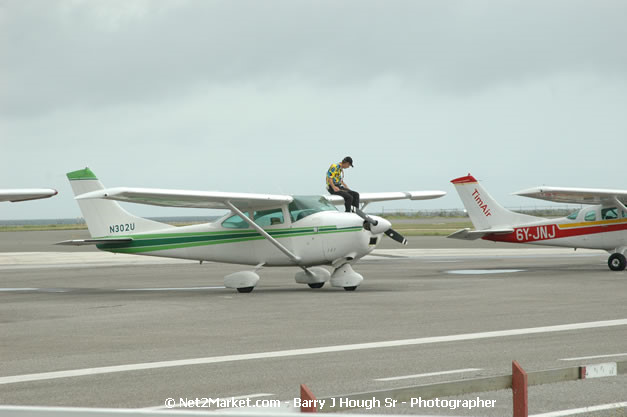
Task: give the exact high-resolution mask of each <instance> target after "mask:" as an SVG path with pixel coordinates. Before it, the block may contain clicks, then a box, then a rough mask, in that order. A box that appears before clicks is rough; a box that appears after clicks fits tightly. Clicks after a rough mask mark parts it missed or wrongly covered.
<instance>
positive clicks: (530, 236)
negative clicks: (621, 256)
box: [482, 223, 627, 243]
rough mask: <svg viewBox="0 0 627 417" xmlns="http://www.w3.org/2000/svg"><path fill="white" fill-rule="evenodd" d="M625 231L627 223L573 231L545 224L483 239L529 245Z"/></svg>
mask: <svg viewBox="0 0 627 417" xmlns="http://www.w3.org/2000/svg"><path fill="white" fill-rule="evenodd" d="M623 230H627V223H620V224H611V225H603V226H590V227H577V228H573V229H560V228H559V226H558V225H557V224H545V225H541V226H528V227H515V228H514V231H513V232H512V233H509V234H506V235H496V234H490V235H485V236H484V237H483V238H482V239H485V240H491V241H494V242H510V243H528V242H537V241H539V240H551V239H561V238H565V237H573V236H584V235H593V234H596V233H605V232H620V231H623Z"/></svg>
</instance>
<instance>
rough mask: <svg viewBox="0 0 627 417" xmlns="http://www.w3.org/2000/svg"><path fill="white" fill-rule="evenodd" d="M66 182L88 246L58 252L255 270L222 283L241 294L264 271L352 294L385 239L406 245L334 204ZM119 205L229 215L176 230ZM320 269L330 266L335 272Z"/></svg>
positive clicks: (78, 176)
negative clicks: (284, 269) (92, 251)
mask: <svg viewBox="0 0 627 417" xmlns="http://www.w3.org/2000/svg"><path fill="white" fill-rule="evenodd" d="M67 176H68V179H69V180H70V184H71V186H72V189H73V190H74V194H75V195H76V196H77V197H76V200H77V201H78V204H79V207H80V209H81V212H82V213H83V216H84V218H85V222H86V223H87V227H88V229H89V232H90V234H91V236H92V238H91V239H85V240H71V241H65V242H60V243H61V244H69V245H84V244H96V245H97V247H98V248H99V249H101V250H105V251H109V252H116V253H131V254H137V255H151V256H162V257H170V258H182V259H194V260H198V261H201V262H202V261H215V262H225V263H235V264H244V265H255V268H254V269H253V270H252V271H241V272H236V273H234V274H230V275H228V276H226V277H225V279H224V283H225V286H226V287H229V288H236V289H237V290H238V291H239V292H250V291H252V290H253V288H254V287H255V286H256V285H257V282H258V281H259V276H258V275H257V271H258V270H259V269H260V268H261V267H262V266H295V267H299V268H300V269H302V271H299V272H298V273H297V274H296V276H295V279H296V282H298V283H302V284H308V285H309V286H310V287H311V288H320V287H322V286H323V285H324V283H325V282H327V281H329V280H330V281H331V285H332V286H334V287H342V288H344V289H345V290H348V291H351V290H354V289H355V288H357V286H359V285H360V284H361V282H362V280H363V277H362V276H361V275H360V274H358V273H356V272H355V271H353V269H352V267H351V265H352V264H353V263H355V262H356V261H357V260H359V259H361V258H362V257H364V256H366V255H367V254H369V253H370V252H372V250H373V249H374V248H375V247H376V246H377V244H379V242H380V241H381V237H382V235H383V234H385V235H387V236H389V237H390V238H392V239H394V240H396V241H399V242H401V243H404V242H405V238H403V236H401V235H400V234H398V233H397V232H395V231H394V230H392V228H391V224H390V222H389V221H387V220H386V219H383V218H381V217H377V216H367V215H366V214H365V213H363V212H361V210H359V212H358V213H344V212H339V211H338V210H337V209H336V208H335V206H334V204H343V199H341V198H338V197H336V196H321V195H312V196H297V195H274V194H251V193H230V192H220V191H187V190H166V189H151V188H128V187H120V188H104V186H103V185H102V183H101V182H100V181H99V180H98V178H96V176H95V175H94V173H93V172H92V171H91V170H89V169H88V168H86V169H83V170H78V171H74V172H70V173H68V174H67ZM445 194H446V193H445V192H443V191H416V192H392V193H364V194H362V198H361V200H362V203H363V205H362V207H361V208H363V207H364V206H365V205H366V204H369V203H371V202H375V201H387V200H399V199H409V200H424V199H429V198H439V197H442V196H443V195H445ZM112 200H116V201H112ZM117 201H123V202H129V203H139V204H149V205H155V206H166V207H193V208H207V209H228V210H230V212H229V213H228V214H227V215H225V216H224V217H222V218H221V219H219V220H217V221H215V222H212V223H207V224H201V225H192V226H183V227H174V226H171V225H168V224H164V223H159V222H155V221H152V220H148V219H144V218H141V217H137V216H134V215H132V214H130V213H128V212H127V211H126V210H124V209H123V208H122V207H120V205H119V204H118V203H117ZM320 265H328V266H331V267H332V268H333V272H332V273H331V272H329V271H328V270H327V269H325V268H322V267H320Z"/></svg>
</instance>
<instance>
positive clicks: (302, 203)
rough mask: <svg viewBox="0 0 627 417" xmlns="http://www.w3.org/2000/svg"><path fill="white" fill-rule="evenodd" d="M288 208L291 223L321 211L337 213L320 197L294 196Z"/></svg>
mask: <svg viewBox="0 0 627 417" xmlns="http://www.w3.org/2000/svg"><path fill="white" fill-rule="evenodd" d="M293 198H294V200H293V201H292V202H291V203H290V205H289V206H288V208H287V209H288V210H289V212H290V216H291V218H292V221H293V222H295V221H298V220H300V219H302V218H305V217H307V216H310V215H312V214H314V213H319V212H321V211H337V208H335V206H334V205H333V204H331V203H329V202H328V201H327V199H326V198H324V197H322V196H320V195H295V196H293Z"/></svg>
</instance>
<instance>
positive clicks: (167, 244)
mask: <svg viewBox="0 0 627 417" xmlns="http://www.w3.org/2000/svg"><path fill="white" fill-rule="evenodd" d="M317 229H318V230H317V231H315V230H314V228H313V227H300V228H294V229H275V230H267V232H268V233H269V234H270V236H272V237H274V238H276V239H281V238H284V237H299V236H308V235H314V234H329V233H345V232H358V231H361V230H362V228H361V227H346V228H342V229H337V227H336V226H324V227H319V228H317ZM120 237H122V236H120ZM129 237H132V238H133V241H131V242H124V243H101V244H99V245H96V246H97V247H98V249H101V250H105V251H109V252H118V253H145V252H154V251H158V250H167V249H181V248H190V247H195V246H207V245H216V244H224V243H238V242H247V241H253V240H261V239H265V238H264V237H263V236H261V235H260V234H259V233H257V232H256V231H253V230H242V231H232V232H231V231H228V232H225V231H222V232H207V233H172V234H155V235H150V234H145V235H136V236H129ZM116 238H117V236H116Z"/></svg>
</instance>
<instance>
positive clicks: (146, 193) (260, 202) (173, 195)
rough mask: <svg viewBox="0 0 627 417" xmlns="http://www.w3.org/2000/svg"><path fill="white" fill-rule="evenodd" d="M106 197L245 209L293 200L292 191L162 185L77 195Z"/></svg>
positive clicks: (151, 202) (80, 196)
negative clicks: (277, 192)
mask: <svg viewBox="0 0 627 417" xmlns="http://www.w3.org/2000/svg"><path fill="white" fill-rule="evenodd" d="M93 198H102V199H105V200H117V201H124V202H128V203H138V204H149V205H152V206H163V207H191V208H210V209H229V206H228V204H227V203H228V202H230V203H232V204H233V205H234V206H235V207H237V208H239V209H243V210H248V209H249V208H255V209H270V208H276V207H280V206H282V205H283V204H289V203H291V202H292V200H293V198H292V197H291V196H288V195H273V194H253V193H225V192H221V191H187V190H164V189H158V188H126V187H118V188H108V189H104V190H97V191H92V192H89V193H85V194H81V195H79V196H77V197H76V199H77V200H88V199H93Z"/></svg>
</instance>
